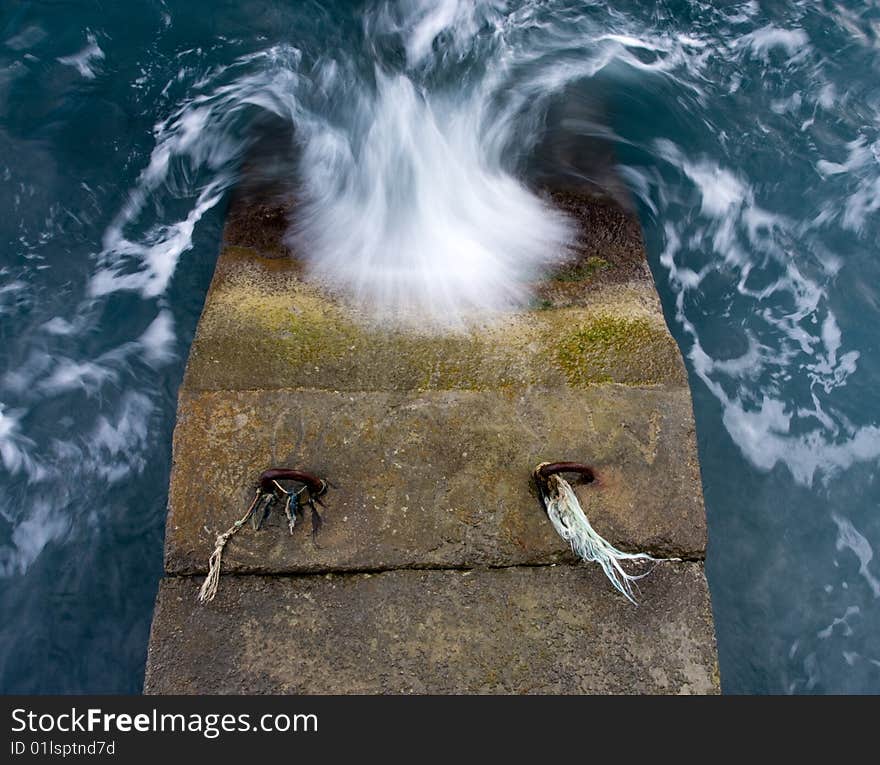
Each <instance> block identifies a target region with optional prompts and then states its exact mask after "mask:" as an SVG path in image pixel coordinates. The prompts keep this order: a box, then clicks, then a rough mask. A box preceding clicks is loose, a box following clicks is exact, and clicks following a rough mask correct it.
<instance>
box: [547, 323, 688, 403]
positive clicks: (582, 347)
mask: <svg viewBox="0 0 880 765" xmlns="http://www.w3.org/2000/svg"><path fill="white" fill-rule="evenodd" d="M555 360H556V363H557V364H558V365H559V367H560V368H561V369H562V371H563V372H564V374H565V377H566V379H567V381H568V383H569V385H571V386H573V387H580V386H584V385H595V384H601V383H610V382H617V383H627V384H633V385H635V384H656V383H662V382H667V381H669V380H671V379H675V378H676V377H678V376H679V375H680V367H681V362H680V359H679V356H678V349H677V348H676V346H675V341H674V340H673V339H672V337H671V336H670V335H669V333H668V332H667V331H666V328H665V327H664V326H661V325H659V324H658V323H657V322H654V321H651V320H650V319H647V318H644V317H634V318H630V317H625V316H615V315H612V314H600V315H597V316H595V317H594V318H592V319H590V320H589V321H588V322H587V323H585V324H581V325H580V326H577V327H576V328H574V329H573V330H570V331H568V332H567V333H565V334H564V335H562V339H561V340H559V341H558V342H557V344H556V347H555Z"/></svg>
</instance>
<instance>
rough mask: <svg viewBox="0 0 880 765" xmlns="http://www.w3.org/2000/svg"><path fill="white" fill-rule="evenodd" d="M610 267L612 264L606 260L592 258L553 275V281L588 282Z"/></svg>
mask: <svg viewBox="0 0 880 765" xmlns="http://www.w3.org/2000/svg"><path fill="white" fill-rule="evenodd" d="M610 267H611V264H610V263H609V262H608V261H607V260H605V258H598V257H595V256H592V257H589V258H587V259H586V260H583V261H579V262H577V263H573V264H571V265H570V266H566V267H564V268H562V269H560V270H559V271H557V272H556V273H555V274H553V280H554V281H557V282H588V281H592V280H593V279H594V278H595V277H596V276H598V275H599V274H600V273H601V272H602V271H605V270H607V269H608V268H610Z"/></svg>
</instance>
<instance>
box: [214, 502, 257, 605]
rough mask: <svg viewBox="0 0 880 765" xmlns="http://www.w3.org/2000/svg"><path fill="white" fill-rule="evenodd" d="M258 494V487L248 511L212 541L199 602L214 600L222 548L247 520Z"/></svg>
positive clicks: (254, 506)
mask: <svg viewBox="0 0 880 765" xmlns="http://www.w3.org/2000/svg"><path fill="white" fill-rule="evenodd" d="M260 496H261V495H260V491H259V489H258V490H257V493H256V496H255V497H254V501H253V502H252V503H251V506H250V507H249V508H248V511H247V512H246V513H245V514H244V515H243V516H242V517H241V518H239V520H237V521H236V522H235V523H233V524H232V525H231V526H230V527H229V528H228V529H226V531H224V532H223V533H222V534H220V535H218V536H217V541H216V542H215V543H214V552H212V553H211V557H210V558H209V559H208V575H207V576H206V577H205V581H204V582H202V587H201V589H200V590H199V603H210V602H211V601H212V600H214V596H215V595H216V594H217V588H218V587H219V586H220V563H221V562H222V560H223V548H224V547H226V543H227V542H228V541H229V540H230V538H231V537H233V536H234V535H235V534H237V533H238V531H239V529H241V527H242V526H244V525H245V524H246V523H247V522H248V519H249V518H250V517H251V515H252V514H253V512H254V509H255V508H256V507H257V502H259V501H260Z"/></svg>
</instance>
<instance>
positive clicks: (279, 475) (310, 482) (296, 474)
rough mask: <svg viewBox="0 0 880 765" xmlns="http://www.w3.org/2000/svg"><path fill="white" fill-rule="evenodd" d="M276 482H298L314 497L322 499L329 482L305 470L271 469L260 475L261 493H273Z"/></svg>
mask: <svg viewBox="0 0 880 765" xmlns="http://www.w3.org/2000/svg"><path fill="white" fill-rule="evenodd" d="M275 481H297V482H298V483H302V484H305V485H306V486H307V487H308V489H309V493H310V494H311V495H312V496H314V497H320V496H321V495H322V494H323V493H324V492H326V491H327V482H326V481H325V480H323V479H322V478H318V476H316V475H312V474H311V473H306V472H305V471H303V470H291V469H289V468H269V470H264V471H263V472H262V473H260V483H259V485H260V491H262V492H266V493H269V492H272V491H274V487H273V486H272V484H273V483H274V482H275Z"/></svg>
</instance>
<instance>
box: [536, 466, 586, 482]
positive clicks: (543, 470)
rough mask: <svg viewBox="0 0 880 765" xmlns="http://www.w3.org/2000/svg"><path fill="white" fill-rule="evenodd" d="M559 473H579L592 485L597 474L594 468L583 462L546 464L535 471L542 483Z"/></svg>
mask: <svg viewBox="0 0 880 765" xmlns="http://www.w3.org/2000/svg"><path fill="white" fill-rule="evenodd" d="M557 473H577V474H578V475H580V476H581V477H582V478H584V479H585V480H586V481H587V483H592V482H593V481H595V480H596V473H595V471H594V470H593V468H591V467H590V466H589V465H585V464H583V463H582V462H545V463H544V464H543V465H540V466H538V469H537V470H535V475H536V476H537V477H538V478H540V479H541V480H542V481H546V480H547V479H548V478H549V477H550V476H551V475H555V474H557Z"/></svg>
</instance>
